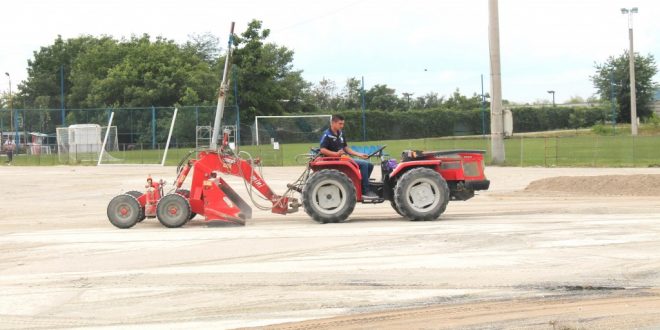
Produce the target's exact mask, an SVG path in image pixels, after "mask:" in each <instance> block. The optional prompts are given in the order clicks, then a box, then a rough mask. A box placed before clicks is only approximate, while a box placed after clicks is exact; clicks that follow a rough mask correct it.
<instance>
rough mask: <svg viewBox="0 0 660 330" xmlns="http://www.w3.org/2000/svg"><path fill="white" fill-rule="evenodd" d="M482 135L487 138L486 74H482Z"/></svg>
mask: <svg viewBox="0 0 660 330" xmlns="http://www.w3.org/2000/svg"><path fill="white" fill-rule="evenodd" d="M481 137H482V138H484V139H485V138H486V95H484V75H483V74H482V75H481Z"/></svg>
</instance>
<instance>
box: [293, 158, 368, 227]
mask: <svg viewBox="0 0 660 330" xmlns="http://www.w3.org/2000/svg"><path fill="white" fill-rule="evenodd" d="M302 200H303V206H304V207H305V212H306V213H307V214H309V216H310V217H312V218H313V219H314V220H315V221H317V222H319V223H332V222H342V221H344V220H346V219H347V218H348V216H349V215H351V213H352V212H353V209H355V203H356V202H357V199H356V193H355V186H353V181H351V179H349V178H348V176H346V174H344V173H342V172H339V171H337V170H321V171H318V172H316V173H314V174H313V175H312V176H311V177H310V178H309V180H307V183H306V184H305V186H304V187H303V191H302Z"/></svg>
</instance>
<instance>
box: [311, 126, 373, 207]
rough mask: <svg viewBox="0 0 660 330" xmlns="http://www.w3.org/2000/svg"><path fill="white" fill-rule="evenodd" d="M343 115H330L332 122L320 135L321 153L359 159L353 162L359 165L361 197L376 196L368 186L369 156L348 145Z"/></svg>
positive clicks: (370, 170) (371, 168) (369, 174)
mask: <svg viewBox="0 0 660 330" xmlns="http://www.w3.org/2000/svg"><path fill="white" fill-rule="evenodd" d="M343 128H344V117H343V116H341V115H332V122H331V123H330V128H328V129H327V130H326V131H325V132H324V133H323V136H322V137H321V154H323V156H326V157H341V156H343V155H345V154H349V155H352V156H355V157H359V158H361V159H355V162H356V163H357V164H358V166H360V174H362V197H363V198H378V196H377V195H376V193H375V192H373V191H371V189H370V187H369V177H370V176H371V172H372V171H373V170H374V165H373V164H371V163H370V162H368V161H366V160H365V159H368V158H369V156H368V155H366V154H363V153H361V152H357V151H355V150H353V149H351V147H349V146H348V143H347V142H346V137H344V132H343V131H342V129H343Z"/></svg>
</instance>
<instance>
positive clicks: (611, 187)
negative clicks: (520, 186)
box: [525, 174, 660, 196]
mask: <svg viewBox="0 0 660 330" xmlns="http://www.w3.org/2000/svg"><path fill="white" fill-rule="evenodd" d="M525 191H526V192H555V193H557V192H559V193H570V194H577V195H597V196H660V174H635V175H599V176H558V177H554V178H546V179H540V180H536V181H532V182H531V183H530V184H529V185H528V186H527V188H525Z"/></svg>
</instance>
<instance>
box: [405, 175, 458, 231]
mask: <svg viewBox="0 0 660 330" xmlns="http://www.w3.org/2000/svg"><path fill="white" fill-rule="evenodd" d="M394 200H395V203H396V206H397V208H398V210H399V211H401V214H402V215H403V216H404V217H406V218H408V219H410V220H413V221H428V220H435V219H437V218H438V217H440V214H442V213H443V212H444V211H445V210H446V208H447V203H448V202H449V187H448V186H447V181H445V179H444V178H442V176H441V175H440V174H439V173H438V172H436V171H434V170H431V169H428V168H423V167H420V168H415V169H412V170H410V171H408V172H406V173H404V174H403V175H402V176H401V179H399V180H398V182H397V184H396V187H395V188H394Z"/></svg>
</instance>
